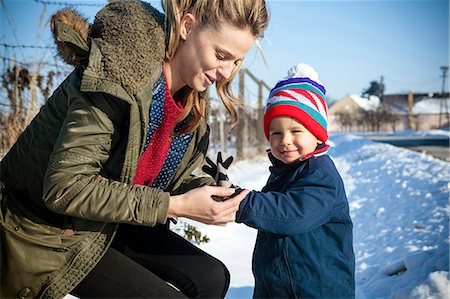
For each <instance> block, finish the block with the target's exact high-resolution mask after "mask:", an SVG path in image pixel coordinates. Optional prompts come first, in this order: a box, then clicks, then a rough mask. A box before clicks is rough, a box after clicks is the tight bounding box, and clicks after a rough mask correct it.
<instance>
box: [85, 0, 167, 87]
mask: <svg viewBox="0 0 450 299" xmlns="http://www.w3.org/2000/svg"><path fill="white" fill-rule="evenodd" d="M91 37H92V38H93V40H94V41H95V43H96V44H97V45H98V47H99V49H100V51H101V52H102V54H103V56H104V61H103V62H104V73H105V74H106V75H107V77H109V79H111V80H112V81H113V82H116V83H119V84H121V85H122V86H123V87H124V88H125V89H126V90H127V91H128V92H130V93H131V94H136V93H138V92H139V91H140V89H141V88H143V87H144V86H145V85H146V84H148V82H149V79H150V78H152V77H153V76H154V72H155V70H161V66H162V64H163V59H164V53H165V49H166V44H165V33H164V15H163V14H162V13H160V12H159V11H158V10H156V9H155V8H153V7H152V6H151V5H150V4H148V3H145V2H141V1H136V0H123V1H114V2H112V3H109V4H108V5H106V6H105V7H104V8H103V9H102V10H100V11H99V12H98V14H97V15H96V17H95V21H94V24H93V25H92V29H91Z"/></svg>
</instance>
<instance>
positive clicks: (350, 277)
mask: <svg viewBox="0 0 450 299" xmlns="http://www.w3.org/2000/svg"><path fill="white" fill-rule="evenodd" d="M317 77H318V76H317V73H316V72H315V71H314V70H313V69H312V68H311V67H310V66H308V65H305V64H299V65H297V66H296V67H294V68H292V69H291V70H290V71H289V72H288V78H287V79H284V80H282V81H279V82H278V83H277V84H276V86H275V87H274V88H273V89H272V90H271V92H270V96H269V99H268V101H267V106H266V109H265V115H264V133H265V134H266V137H267V139H268V140H269V143H270V152H269V159H270V160H271V162H272V164H273V166H272V167H271V168H270V172H271V175H270V177H269V179H268V182H267V184H266V186H265V187H264V188H263V189H262V191H261V192H257V191H252V192H250V193H249V194H248V195H247V196H246V198H245V199H244V200H243V201H242V202H241V205H240V208H239V211H238V212H237V215H236V222H239V223H245V224H246V225H248V226H251V227H254V228H256V229H258V237H257V240H256V245H255V249H254V253H253V267H252V268H253V274H254V276H255V289H254V294H253V296H254V298H354V293H355V283H354V267H355V258H354V253H353V245H352V239H353V237H352V221H351V219H350V215H349V208H348V202H347V197H346V195H345V190H344V185H343V182H342V179H341V176H340V175H339V173H338V171H337V170H336V167H335V166H334V163H333V161H332V160H331V159H330V158H329V156H328V155H326V152H327V149H328V145H327V144H325V142H326V141H327V139H328V134H327V106H326V103H325V88H324V87H323V86H322V85H321V84H320V83H319V81H318V78H317Z"/></svg>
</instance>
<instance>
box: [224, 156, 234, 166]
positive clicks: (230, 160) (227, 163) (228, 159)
mask: <svg viewBox="0 0 450 299" xmlns="http://www.w3.org/2000/svg"><path fill="white" fill-rule="evenodd" d="M231 163H233V156H229V157H228V158H227V159H226V160H225V161H224V162H223V163H222V165H223V167H225V168H226V169H228V167H230V165H231Z"/></svg>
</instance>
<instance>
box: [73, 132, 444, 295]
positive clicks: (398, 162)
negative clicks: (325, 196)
mask: <svg viewBox="0 0 450 299" xmlns="http://www.w3.org/2000/svg"><path fill="white" fill-rule="evenodd" d="M411 133H412V132H411V131H408V132H399V133H398V134H399V135H406V134H411ZM415 134H416V135H421V136H425V135H445V136H448V135H449V132H448V131H431V132H424V131H422V132H415ZM330 145H331V148H330V151H329V154H330V156H331V158H332V159H333V160H334V162H335V164H336V166H337V168H338V170H339V171H340V173H341V175H342V177H343V179H344V183H345V187H346V192H347V196H348V199H349V204H350V213H351V216H352V219H353V224H354V250H355V256H356V286H357V287H356V298H358V299H375V298H383V299H384V298H392V299H407V298H408V299H409V298H413V299H448V298H450V297H449V293H450V292H449V288H450V281H449V235H448V234H449V211H450V205H449V173H450V163H448V162H445V161H442V160H438V159H435V158H433V157H431V156H428V155H425V154H421V153H416V152H413V151H409V150H407V149H402V148H398V147H395V146H392V145H389V144H385V143H377V142H373V141H370V140H367V139H364V138H363V137H361V136H357V135H352V134H334V135H331V137H330ZM269 165H270V164H269V162H268V160H267V158H266V157H256V158H253V159H251V160H245V161H239V162H236V163H233V164H232V165H231V166H230V169H229V177H230V179H231V181H232V182H233V183H235V184H237V185H239V186H241V187H245V188H248V189H256V190H260V189H261V188H262V187H263V186H264V184H265V182H266V180H267V177H268V174H269V171H268V168H269ZM186 222H189V223H193V224H195V225H196V226H197V228H198V229H200V230H201V231H202V233H204V234H206V235H207V236H208V237H209V238H210V242H209V243H207V244H202V245H200V248H201V249H203V250H205V251H206V252H208V253H210V254H211V255H213V256H215V257H217V258H218V259H220V260H221V261H223V262H224V264H225V265H226V266H227V267H228V269H229V270H230V273H231V284H230V289H229V291H228V293H227V296H226V298H227V299H235V298H236V299H237V298H239V299H246V298H251V297H252V289H253V285H254V280H253V276H252V272H251V259H252V251H253V246H254V242H255V239H256V230H254V229H252V228H249V227H247V226H245V225H244V224H236V223H231V224H228V225H227V226H226V227H216V226H207V225H203V224H201V223H198V222H195V221H186ZM176 228H177V227H175V228H174V229H176ZM68 298H73V297H72V296H66V299H68Z"/></svg>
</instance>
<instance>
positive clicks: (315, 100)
mask: <svg viewBox="0 0 450 299" xmlns="http://www.w3.org/2000/svg"><path fill="white" fill-rule="evenodd" d="M292 91H293V92H296V93H298V94H300V95H302V96H304V97H305V98H307V99H308V100H309V101H310V102H311V103H312V104H313V105H314V107H316V109H317V110H319V111H320V108H319V104H320V101H319V102H318V101H317V99H315V98H314V97H313V96H312V95H311V94H310V93H308V92H307V91H306V90H302V89H292Z"/></svg>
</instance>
